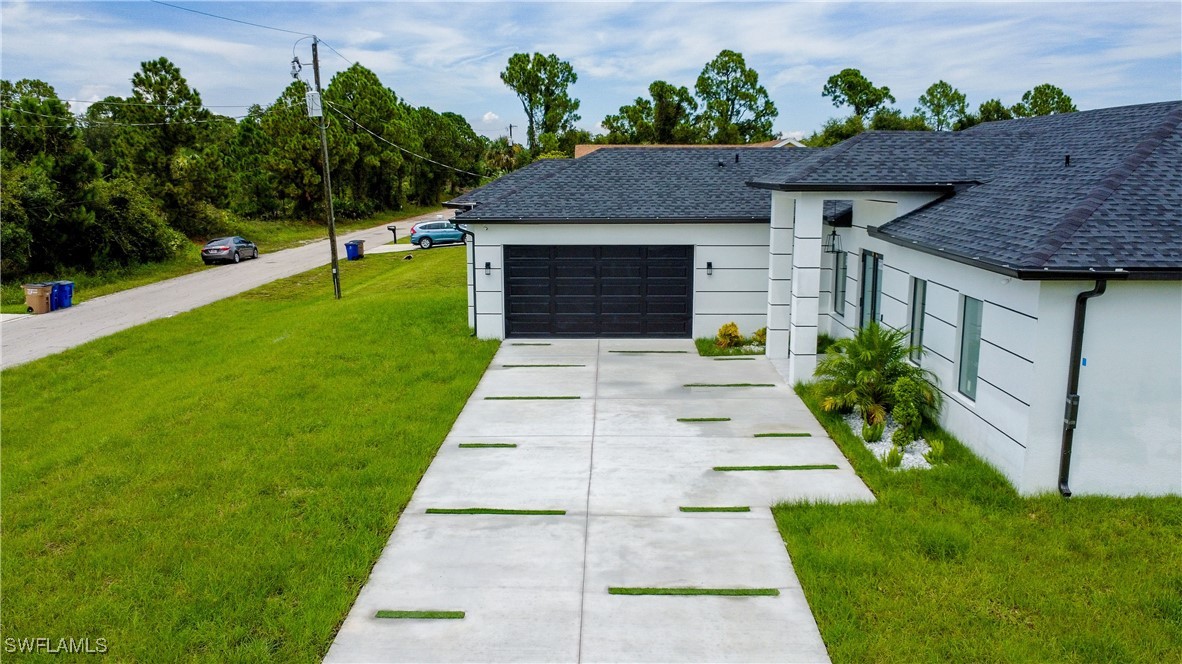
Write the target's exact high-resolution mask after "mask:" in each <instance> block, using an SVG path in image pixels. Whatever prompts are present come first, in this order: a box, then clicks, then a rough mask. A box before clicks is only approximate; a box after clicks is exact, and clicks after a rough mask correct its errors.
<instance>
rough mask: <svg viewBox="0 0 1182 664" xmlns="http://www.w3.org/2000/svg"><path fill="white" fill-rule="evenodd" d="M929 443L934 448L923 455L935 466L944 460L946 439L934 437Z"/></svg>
mask: <svg viewBox="0 0 1182 664" xmlns="http://www.w3.org/2000/svg"><path fill="white" fill-rule="evenodd" d="M928 445H929V446H930V447H931V448H932V449H930V450H928V451H927V454H924V455H923V458H924V459H927V462H928V463H930V464H932V465H933V466H934V465H936V464H937V463H939V462H941V461H943V460H944V441H942V440H940V439H939V438H932V439H931V440H929V441H928Z"/></svg>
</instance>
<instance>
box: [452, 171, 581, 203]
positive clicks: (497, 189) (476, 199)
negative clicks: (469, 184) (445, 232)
mask: <svg viewBox="0 0 1182 664" xmlns="http://www.w3.org/2000/svg"><path fill="white" fill-rule="evenodd" d="M567 161H568V160H566V159H539V160H538V161H535V162H533V163H532V164H529V165H528V166H523V167H521V168H519V169H517V170H515V171H509V172H508V173H505V174H504V175H502V176H501V177H499V178H497V179H495V180H493V181H492V182H489V183H488V184H486V185H484V186H482V187H477V188H476V189H473V190H471V191H467V192H464V193H463V194H461V195H460V196H457V197H455V198H453V199H451V200H450V201H447V202H445V203H444V204H443V207H448V208H455V209H457V210H467V209H469V208H472V207H475V206H476V205H478V204H479V203H481V202H483V201H487V200H492V199H494V198H497V197H499V196H503V195H504V194H506V193H508V192H510V191H513V190H514V189H515V188H517V187H519V186H521V185H522V184H524V183H525V182H529V181H530V180H531V179H532V178H535V177H539V176H541V175H544V174H546V173H549V172H550V171H551V170H554V169H558V168H566V162H567Z"/></svg>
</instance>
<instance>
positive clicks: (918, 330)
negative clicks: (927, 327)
mask: <svg viewBox="0 0 1182 664" xmlns="http://www.w3.org/2000/svg"><path fill="white" fill-rule="evenodd" d="M927 299H928V282H926V281H924V280H923V279H912V280H911V345H912V346H915V347H916V349H919V348H922V347H923V310H924V307H925V306H926V305H927ZM919 358H920V351H919V350H913V351H911V361H912V362H914V363H916V364H919Z"/></svg>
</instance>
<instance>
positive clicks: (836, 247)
mask: <svg viewBox="0 0 1182 664" xmlns="http://www.w3.org/2000/svg"><path fill="white" fill-rule="evenodd" d="M821 248H822V249H824V250H825V253H827V254H840V253H841V237H840V236H838V234H837V231H830V233H829V236H828V237H826V238H825V242H824V243H823V244H822V245H821Z"/></svg>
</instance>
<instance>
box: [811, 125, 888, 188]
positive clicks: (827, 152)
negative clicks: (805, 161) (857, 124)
mask: <svg viewBox="0 0 1182 664" xmlns="http://www.w3.org/2000/svg"><path fill="white" fill-rule="evenodd" d="M868 134H870V132H868V131H864V132H862V133H860V134H858V135H857V136H853V137H851V138H847V139H846V140H844V141H842V142H841V143H838V144H837V145H834V146H832V147H828V148H822V149H821V150H819V152H820V156H819V157H817V160H816V161H814V162H813V163H812V164H810V165H809V167H808V168H806V169H805V170H803V171H801V172H800V173H797V174H796V179H797V180H803V179H805V178H807V177H808V176H810V175H812V174H813V173H814V172H815V171H816V170H817V169H818V168H820V167H821V166H824V165H825V164H827V163H829V162H830V161H832V160H833V159H835V158H836V157H837V156H838V155H840V154H842V153H844V152H846V151H847V150H849V149H850V148H852V147H853V146H855V145H857V144H858V143H860V142H862V141H863V140H865V139H866V136H867V135H868Z"/></svg>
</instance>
